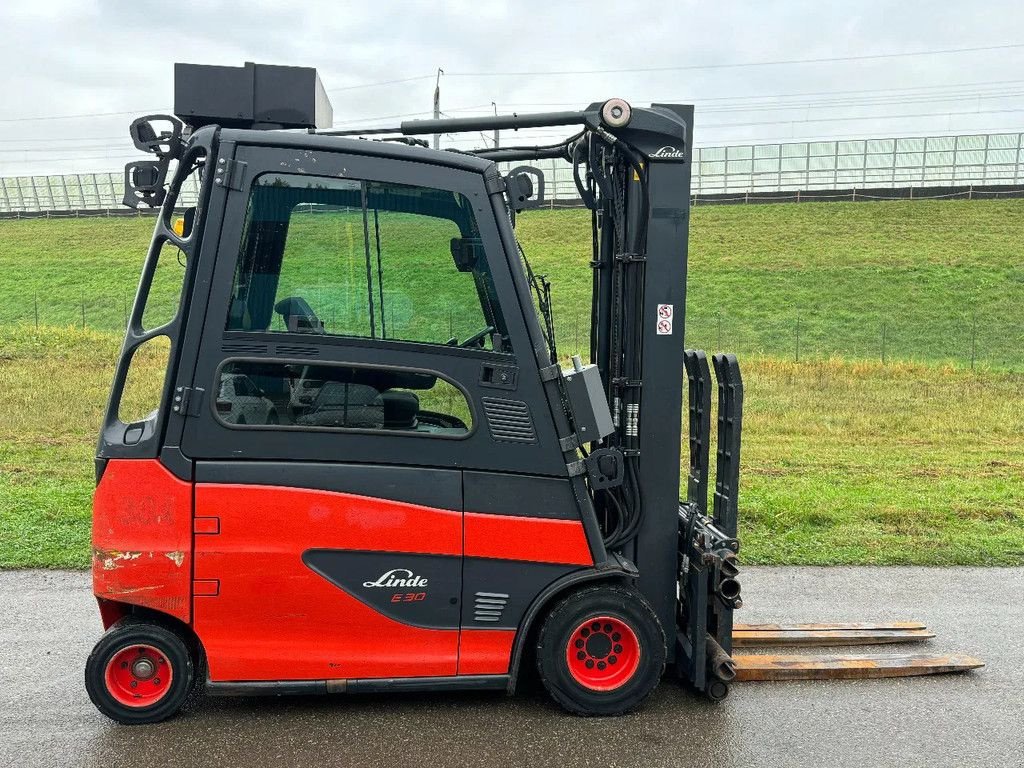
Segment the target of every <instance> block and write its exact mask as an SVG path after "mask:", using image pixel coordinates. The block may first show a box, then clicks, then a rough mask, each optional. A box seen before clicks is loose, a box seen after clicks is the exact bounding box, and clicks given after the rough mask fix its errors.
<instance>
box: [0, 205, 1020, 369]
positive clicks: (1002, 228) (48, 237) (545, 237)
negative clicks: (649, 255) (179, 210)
mask: <svg viewBox="0 0 1024 768" xmlns="http://www.w3.org/2000/svg"><path fill="white" fill-rule="evenodd" d="M589 222H590V219H589V216H588V215H587V213H586V212H585V211H579V210H568V211H530V212H528V213H526V214H525V215H522V216H521V217H520V225H519V234H520V238H521V240H522V242H523V244H524V247H525V248H526V251H527V253H528V255H529V256H530V258H531V260H532V261H533V262H534V266H535V267H536V268H537V270H538V271H539V272H542V273H546V274H547V275H548V276H549V278H550V279H551V280H552V282H553V283H554V305H555V311H556V320H557V323H556V325H557V327H558V333H559V341H560V346H561V347H562V348H563V350H564V351H566V352H568V351H574V350H575V348H577V347H580V348H586V346H587V345H586V335H587V318H588V311H589V310H588V307H589V305H590V297H589V291H590V275H589V270H588V269H587V266H586V264H587V261H588V259H589V243H590V234H589V226H590V223H589ZM152 229H153V222H152V220H151V219H148V218H128V219H81V220H55V221H48V220H30V221H11V220H0V275H3V279H2V280H0V325H7V324H11V323H16V322H21V323H27V324H30V325H32V324H34V323H35V318H36V314H37V307H38V316H39V321H40V323H43V324H48V325H57V326H68V325H74V326H79V327H80V326H81V325H82V317H83V314H84V316H85V325H86V326H87V327H89V328H94V329H98V330H109V331H114V332H120V331H121V329H122V328H123V327H124V321H125V315H126V312H127V307H128V304H129V303H130V301H131V297H132V295H133V294H134V291H135V286H136V284H137V282H138V272H139V268H140V266H141V263H142V259H143V256H144V254H145V250H146V247H147V246H148V243H149V239H150V235H151V233H152ZM1022 232H1024V200H992V201H983V202H981V201H967V200H963V201H916V202H912V201H903V202H885V203H814V204H802V205H796V204H788V205H756V206H754V205H752V206H742V205H737V206H708V207H703V208H701V207H698V208H695V209H694V211H693V220H692V223H691V230H690V276H689V301H688V310H687V317H688V327H687V341H688V343H689V344H691V345H692V346H699V347H704V348H708V349H729V350H731V351H735V352H738V353H742V354H744V355H750V354H762V355H769V356H773V357H778V358H781V359H793V358H795V356H796V346H797V344H796V341H797V327H798V326H799V335H800V357H801V359H809V358H818V359H828V358H830V357H833V356H841V357H844V358H848V359H849V358H852V359H863V360H881V357H882V347H883V340H882V339H883V333H884V335H885V344H884V346H885V354H886V358H887V359H888V360H919V361H927V362H955V363H959V364H967V365H969V364H970V360H971V350H972V338H973V347H974V352H975V357H976V358H977V360H978V361H980V362H983V363H984V364H986V365H989V366H992V367H997V368H1012V369H1015V370H1021V369H1024V302H1022V301H1021V298H1022V296H1024V259H1022V258H1021V249H1022V238H1021V233H1022ZM170 256H171V258H168V259H166V261H167V262H169V263H168V264H167V265H166V266H163V267H162V268H161V271H166V277H167V279H166V280H164V281H160V282H159V283H158V286H157V291H156V297H155V298H156V301H157V302H158V303H161V302H162V303H163V304H164V305H165V306H166V305H169V304H170V303H171V302H172V301H173V299H174V298H175V294H174V289H175V280H174V278H175V277H176V272H175V270H176V269H177V267H176V265H175V264H174V263H173V254H170ZM83 308H84V313H83Z"/></svg>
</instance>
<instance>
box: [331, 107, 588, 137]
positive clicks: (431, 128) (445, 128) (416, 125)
mask: <svg viewBox="0 0 1024 768" xmlns="http://www.w3.org/2000/svg"><path fill="white" fill-rule="evenodd" d="M588 117H589V118H590V119H591V120H593V119H594V118H596V114H595V113H592V112H537V113H535V114H529V115H517V114H514V113H513V114H511V115H496V116H491V115H488V116H485V117H450V118H442V119H440V120H403V121H402V124H401V125H399V126H398V127H397V128H362V129H360V128H349V129H345V130H341V131H333V130H328V131H315V133H316V134H317V135H319V136H369V135H372V134H382V133H400V134H402V135H403V136H424V135H427V134H431V133H464V132H467V131H468V132H476V131H493V130H507V129H511V130H518V129H520V128H547V127H550V126H554V125H583V124H585V123H586V122H587V119H588ZM311 132H313V131H311Z"/></svg>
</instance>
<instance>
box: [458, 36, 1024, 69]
mask: <svg viewBox="0 0 1024 768" xmlns="http://www.w3.org/2000/svg"><path fill="white" fill-rule="evenodd" d="M1015 48H1024V43H1007V44H1004V45H983V46H976V47H972V48H941V49H932V50H926V51H903V52H899V53H874V54H862V55H859V56H827V57H819V58H813V59H779V60H776V61H744V62H735V63H720V64H684V65H679V66H672V67H638V68H624V69H577V70H569V69H564V70H548V71H540V72H538V71H533V72H446V73H445V76H446V77H527V76H529V77H543V76H548V75H554V76H560V75H611V74H620V73H630V72H678V71H683V70H698V69H736V68H740V67H773V66H782V65H789V64H825V63H828V62H838V61H874V60H878V59H898V58H908V57H912V56H941V55H946V54H954V53H978V52H982V51H1005V50H1010V49H1015Z"/></svg>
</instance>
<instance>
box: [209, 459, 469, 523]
mask: <svg viewBox="0 0 1024 768" xmlns="http://www.w3.org/2000/svg"><path fill="white" fill-rule="evenodd" d="M196 482H197V483H235V484H242V485H276V486H282V487H285V488H308V489H311V490H316V491H336V492H338V493H352V494H355V495H357V496H370V497H372V498H376V499H388V500H389V501H403V502H405V503H407V504H419V505H420V506H423V507H435V508H437V509H451V510H455V511H461V509H462V491H461V488H460V483H461V478H460V476H459V472H458V470H444V469H419V468H415V467H388V466H381V465H374V464H328V463H322V464H321V463H315V462H303V461H289V462H280V461H199V462H196ZM480 511H484V512H486V511H489V510H480Z"/></svg>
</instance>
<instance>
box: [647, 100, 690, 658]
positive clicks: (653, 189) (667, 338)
mask: <svg viewBox="0 0 1024 768" xmlns="http://www.w3.org/2000/svg"><path fill="white" fill-rule="evenodd" d="M658 106H663V107H665V108H666V109H671V110H672V111H674V112H676V113H677V114H678V115H679V117H680V118H681V119H682V120H683V121H684V122H685V123H686V127H687V131H686V134H687V136H690V137H692V136H693V132H692V130H691V129H692V125H693V107H682V106H672V105H658ZM692 150H693V147H692V143H691V144H690V145H688V146H687V147H686V161H685V162H682V163H680V162H675V161H664V160H654V159H652V160H650V162H649V163H648V183H649V187H650V197H651V201H652V203H651V205H652V207H651V211H650V219H649V222H648V231H647V261H646V263H645V269H644V299H643V301H644V311H645V315H646V316H645V317H644V322H643V345H642V350H643V389H642V390H641V395H640V425H639V433H640V457H641V458H640V472H639V474H640V488H641V492H642V494H641V495H642V497H643V523H642V525H641V527H640V533H639V534H638V536H637V538H636V559H635V561H636V565H637V567H638V568H639V569H640V579H639V583H638V586H639V588H640V591H641V592H642V593H643V594H644V597H646V598H647V599H648V601H650V603H651V607H653V608H654V611H655V613H657V615H658V619H659V620H660V621H661V625H662V626H663V627H665V628H666V629H668V628H670V627H673V626H675V620H676V578H677V577H678V572H679V553H678V536H679V480H680V477H679V458H680V440H679V438H680V431H681V426H682V417H683V414H682V404H683V321H684V319H685V310H686V249H687V231H688V227H689V219H690V211H689V203H690V162H691V159H692ZM659 305H661V306H667V307H670V308H672V309H671V310H670V314H674V317H675V322H674V324H673V325H670V326H669V327H668V329H667V332H666V329H665V328H664V327H663V326H659V322H658V320H659V312H658V307H659ZM674 653H675V648H674V646H670V647H669V659H668V661H669V662H670V663H671V662H673V661H674V658H672V657H673V656H674Z"/></svg>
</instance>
